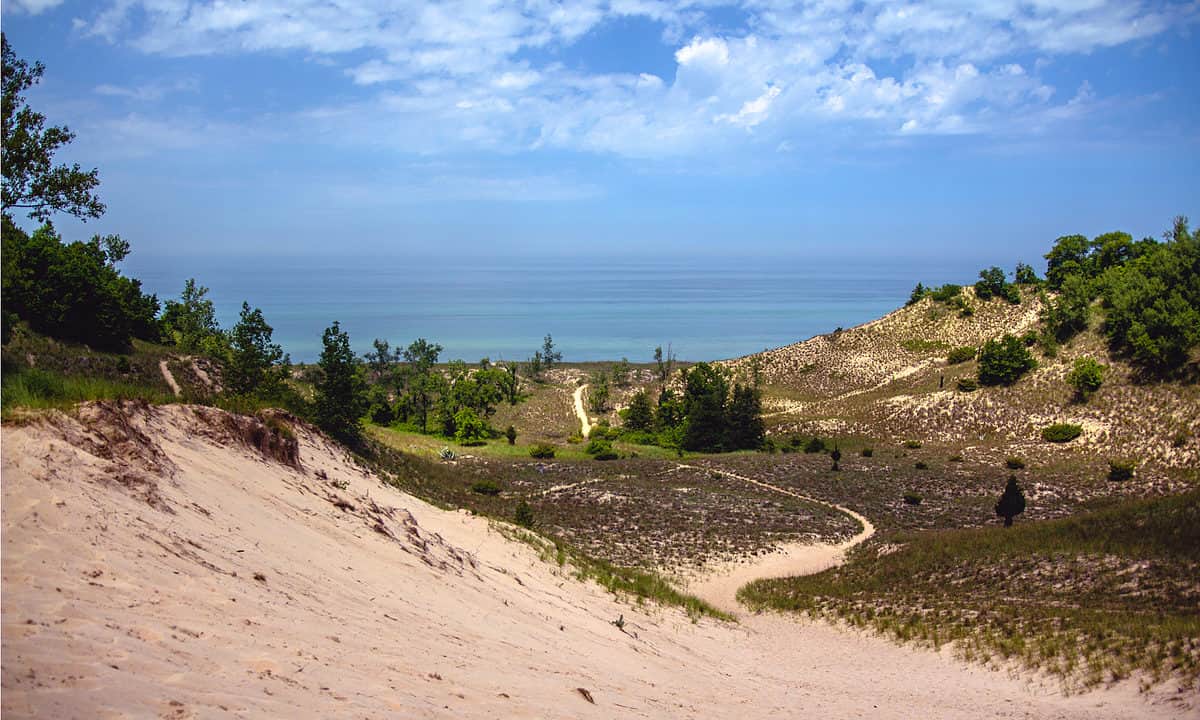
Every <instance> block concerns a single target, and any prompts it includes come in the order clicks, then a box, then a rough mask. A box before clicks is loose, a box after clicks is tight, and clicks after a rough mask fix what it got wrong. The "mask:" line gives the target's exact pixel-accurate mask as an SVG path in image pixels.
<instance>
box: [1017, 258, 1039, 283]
mask: <svg viewBox="0 0 1200 720" xmlns="http://www.w3.org/2000/svg"><path fill="white" fill-rule="evenodd" d="M1013 282H1015V283H1016V284H1017V285H1037V284H1039V283H1040V282H1041V280H1039V279H1038V276H1037V273H1036V272H1034V270H1033V268H1032V267H1031V266H1029V265H1026V264H1025V263H1017V269H1016V271H1015V272H1014V273H1013Z"/></svg>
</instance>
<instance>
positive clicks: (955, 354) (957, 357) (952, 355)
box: [946, 345, 978, 365]
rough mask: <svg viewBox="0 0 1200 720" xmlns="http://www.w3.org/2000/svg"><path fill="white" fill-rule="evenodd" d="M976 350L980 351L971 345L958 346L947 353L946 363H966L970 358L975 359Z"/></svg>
mask: <svg viewBox="0 0 1200 720" xmlns="http://www.w3.org/2000/svg"><path fill="white" fill-rule="evenodd" d="M976 352H978V351H977V350H976V349H975V348H973V347H971V346H970V345H964V346H962V347H956V348H954V349H953V350H951V351H950V352H949V353H947V354H946V364H948V365H957V364H959V363H965V362H967V361H968V360H974V359H975V353H976Z"/></svg>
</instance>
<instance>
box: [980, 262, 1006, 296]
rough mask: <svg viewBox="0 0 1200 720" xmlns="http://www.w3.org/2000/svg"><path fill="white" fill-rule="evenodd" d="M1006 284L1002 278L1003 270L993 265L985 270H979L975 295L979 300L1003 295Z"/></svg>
mask: <svg viewBox="0 0 1200 720" xmlns="http://www.w3.org/2000/svg"><path fill="white" fill-rule="evenodd" d="M1007 284H1008V283H1006V282H1005V280H1004V271H1003V270H1001V269H1000V268H998V267H996V266H995V265H993V266H992V267H990V268H988V269H987V270H980V271H979V282H977V283H975V296H976V297H978V298H979V299H980V300H991V299H992V298H993V297H1003V296H1004V288H1005V287H1006V286H1007Z"/></svg>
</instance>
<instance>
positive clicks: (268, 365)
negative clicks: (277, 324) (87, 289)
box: [225, 302, 283, 397]
mask: <svg viewBox="0 0 1200 720" xmlns="http://www.w3.org/2000/svg"><path fill="white" fill-rule="evenodd" d="M272 332H273V330H272V328H271V326H270V325H268V324H267V321H266V319H264V318H263V314H262V310H260V309H258V308H254V309H253V310H251V309H250V304H249V303H245V302H243V303H242V312H241V315H240V316H239V318H238V322H237V324H236V325H234V326H233V329H232V330H230V332H229V362H228V363H226V365H225V382H226V384H227V385H228V388H229V390H230V391H232V392H234V393H236V394H240V395H251V394H258V395H260V396H264V397H267V396H271V395H273V394H275V392H276V391H277V390H278V389H279V386H280V384H281V383H282V382H283V374H282V368H281V366H280V362H281V361H282V360H283V348H281V347H279V345H277V344H275V343H273V342H271V334H272Z"/></svg>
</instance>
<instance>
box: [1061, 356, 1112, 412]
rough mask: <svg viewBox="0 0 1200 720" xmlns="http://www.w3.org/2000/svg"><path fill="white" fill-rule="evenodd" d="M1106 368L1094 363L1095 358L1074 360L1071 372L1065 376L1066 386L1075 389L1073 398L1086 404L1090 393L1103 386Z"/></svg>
mask: <svg viewBox="0 0 1200 720" xmlns="http://www.w3.org/2000/svg"><path fill="white" fill-rule="evenodd" d="M1107 370H1108V366H1106V365H1101V364H1100V363H1098V362H1096V360H1095V358H1090V357H1081V358H1076V360H1075V364H1074V365H1073V366H1072V368H1071V372H1070V373H1069V374H1068V375H1067V384H1068V385H1070V386H1071V387H1072V388H1074V389H1075V397H1076V398H1078V399H1079V400H1081V401H1084V402H1086V401H1087V399H1088V398H1089V397H1091V395H1092V393H1094V392H1096V391H1097V390H1099V389H1100V386H1101V385H1103V384H1104V373H1105V372H1106V371H1107Z"/></svg>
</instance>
